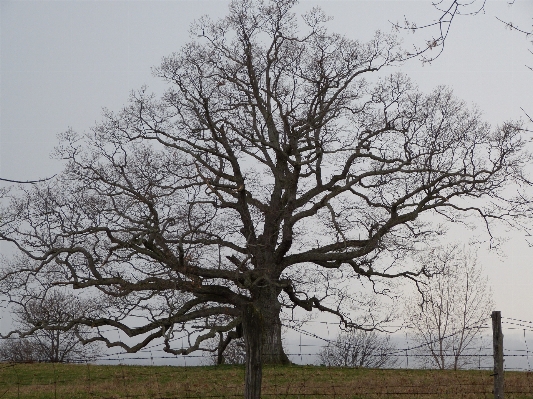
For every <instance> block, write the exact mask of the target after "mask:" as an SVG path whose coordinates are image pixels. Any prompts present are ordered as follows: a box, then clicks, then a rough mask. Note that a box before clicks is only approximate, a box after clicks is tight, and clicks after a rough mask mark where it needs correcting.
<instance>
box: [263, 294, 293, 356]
mask: <svg viewBox="0 0 533 399" xmlns="http://www.w3.org/2000/svg"><path fill="white" fill-rule="evenodd" d="M278 295H279V292H278V290H277V289H275V288H272V287H269V288H264V289H263V291H262V292H261V296H260V298H259V300H258V302H257V305H258V307H259V311H260V312H261V315H262V319H263V331H262V339H261V340H262V348H263V351H262V361H263V364H290V363H291V362H290V360H289V358H288V357H287V355H286V354H285V351H284V350H283V345H282V342H281V320H280V317H279V313H280V310H281V304H280V303H279V301H278Z"/></svg>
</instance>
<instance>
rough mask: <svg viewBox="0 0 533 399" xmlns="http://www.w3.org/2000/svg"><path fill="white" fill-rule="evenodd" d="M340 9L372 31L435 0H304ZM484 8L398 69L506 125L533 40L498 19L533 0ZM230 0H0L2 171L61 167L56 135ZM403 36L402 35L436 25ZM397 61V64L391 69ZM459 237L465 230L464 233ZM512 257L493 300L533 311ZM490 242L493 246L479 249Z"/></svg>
mask: <svg viewBox="0 0 533 399" xmlns="http://www.w3.org/2000/svg"><path fill="white" fill-rule="evenodd" d="M317 4H318V5H320V6H321V7H322V8H323V9H324V10H325V11H326V13H327V14H329V15H331V16H333V17H334V19H333V21H331V23H330V27H331V30H333V31H338V32H340V33H345V34H346V35H348V36H350V37H353V38H358V39H361V40H363V41H364V40H367V39H369V38H371V37H372V36H373V34H374V31H375V30H377V29H381V30H383V31H385V32H390V31H391V24H390V21H402V20H403V19H404V16H405V17H406V18H407V19H408V20H410V21H414V22H417V23H418V24H419V25H421V24H423V23H424V22H431V21H432V20H434V19H435V18H436V17H438V14H437V13H436V11H435V10H434V9H433V8H432V6H431V2H430V1H416V0H415V1H355V0H354V1H333V0H331V1H325V0H324V1H313V2H312V1H302V2H301V4H300V6H299V7H300V8H301V9H302V10H303V9H308V8H310V7H311V6H313V5H317ZM485 10H486V12H485V13H482V14H480V15H477V16H475V17H461V18H457V19H456V20H455V22H454V25H453V26H452V29H451V31H450V34H449V37H448V40H447V43H446V48H445V51H444V53H443V54H442V55H441V56H440V57H439V58H438V59H437V60H436V61H434V62H433V63H432V64H431V65H424V66H423V65H421V62H420V61H417V60H411V61H409V62H407V63H405V64H404V65H403V66H402V67H401V68H400V69H401V70H403V71H404V72H406V73H407V74H409V75H410V76H411V77H412V79H413V80H414V81H415V82H416V83H418V84H419V85H420V86H421V88H423V89H424V90H426V91H427V90H430V89H431V88H433V87H435V86H437V85H441V84H444V85H448V86H450V87H452V88H453V89H454V91H455V94H456V95H457V96H458V97H460V98H462V99H464V100H466V101H467V102H468V103H475V104H477V106H478V107H479V108H480V109H481V110H482V111H483V112H484V114H485V117H486V119H487V121H489V122H490V123H492V124H498V123H501V122H503V121H504V120H507V119H520V118H523V112H522V111H521V109H520V107H523V108H524V109H526V111H529V112H531V114H533V101H532V99H533V94H532V93H533V71H530V70H529V69H527V68H526V64H528V65H530V66H533V55H531V54H530V53H529V52H528V50H529V49H532V48H533V46H531V45H530V44H529V42H528V40H527V39H526V38H525V37H524V36H523V35H519V34H518V33H516V32H512V31H509V30H508V29H505V27H504V26H503V24H502V23H500V22H498V21H497V20H496V18H495V16H496V15H498V16H499V17H500V18H502V19H504V20H512V21H513V22H514V23H516V24H518V25H521V26H523V27H526V28H531V24H532V21H533V20H532V17H533V1H528V0H522V1H520V0H517V1H516V2H515V4H514V5H513V6H509V5H508V4H507V2H506V1H488V2H487V4H486V7H485ZM226 11H227V2H226V1H7V0H2V1H1V2H0V14H1V16H0V18H1V19H0V23H1V26H0V37H1V43H0V56H1V61H0V79H1V82H0V97H1V98H0V176H2V177H4V178H10V179H21V180H25V179H36V178H42V177H47V176H51V175H53V174H54V173H56V172H58V171H60V170H61V164H60V163H59V162H58V161H56V160H53V159H50V157H49V154H50V153H51V152H52V150H53V147H54V146H55V145H56V144H57V140H56V134H58V133H60V132H63V131H65V130H66V129H67V128H69V127H72V128H73V129H74V130H77V131H85V130H87V129H89V128H90V127H91V126H92V125H94V124H95V122H96V121H98V120H99V119H100V115H101V108H102V107H106V108H109V109H111V110H119V109H120V107H121V106H122V105H123V104H125V103H126V101H127V98H128V95H129V92H130V91H131V90H134V89H138V88H140V87H141V86H142V85H144V84H146V85H148V86H149V87H150V88H151V89H153V90H155V91H159V92H160V91H161V90H162V89H163V88H164V87H163V86H162V83H161V82H160V81H159V80H157V79H155V78H153V77H152V75H151V67H153V66H156V65H158V64H159V62H160V60H161V58H162V57H163V56H165V55H168V54H170V53H172V52H173V51H177V50H179V49H180V47H181V46H182V45H183V44H184V43H185V42H186V41H188V40H189V36H188V27H189V24H190V23H191V22H192V21H193V20H194V19H195V18H198V17H200V16H201V15H203V14H206V13H208V14H210V15H211V16H213V17H215V18H216V17H219V16H223V15H225V13H226ZM435 35H436V33H434V32H432V31H431V30H426V31H424V32H419V33H417V34H414V35H413V34H407V35H403V36H404V46H405V47H406V48H409V47H411V46H412V45H413V44H415V43H418V44H419V45H420V44H422V43H424V41H425V40H426V39H429V38H431V36H435ZM389 72H394V70H392V69H389ZM460 234H464V237H461V236H459V237H456V238H462V239H464V240H465V241H467V240H468V238H469V237H468V234H469V233H468V232H464V233H460ZM509 237H510V238H511V240H510V242H509V243H507V244H506V245H504V246H503V247H502V253H503V255H505V256H501V257H498V256H496V255H495V254H485V253H482V260H483V263H484V266H485V269H486V270H487V273H488V274H489V277H490V280H491V283H492V286H493V289H494V294H495V302H496V306H497V308H498V309H499V310H501V311H502V314H503V315H504V316H507V317H515V318H519V319H524V320H532V321H533V306H532V304H533V264H531V263H532V262H531V259H533V256H532V255H533V250H532V249H531V248H529V247H528V245H527V243H526V240H525V237H524V234H521V233H513V234H512V235H510V236H509ZM483 252H485V251H483Z"/></svg>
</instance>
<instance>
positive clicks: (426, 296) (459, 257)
mask: <svg viewBox="0 0 533 399" xmlns="http://www.w3.org/2000/svg"><path fill="white" fill-rule="evenodd" d="M425 262H426V263H432V264H433V265H432V266H430V267H429V268H432V269H433V270H435V271H436V274H435V275H434V276H431V277H429V278H428V279H427V280H426V281H424V282H423V283H424V284H422V285H421V286H420V287H421V292H422V294H423V302H422V303H420V300H421V298H420V297H419V296H414V297H411V298H410V299H409V300H408V301H407V306H406V312H405V313H406V323H407V324H408V326H409V327H410V328H411V329H412V331H413V338H414V340H415V342H416V343H417V344H418V345H419V348H418V349H419V351H418V352H419V355H421V356H420V360H421V361H422V364H423V365H425V366H429V367H436V368H438V369H442V370H444V369H454V370H457V369H459V368H464V367H467V366H468V365H469V364H471V363H472V362H473V361H474V359H475V358H474V357H472V356H468V355H472V352H469V351H471V350H472V349H474V348H479V342H480V339H481V336H482V334H483V332H484V330H483V328H484V327H486V324H487V320H488V319H489V318H490V314H491V311H492V307H493V304H492V292H491V291H490V287H489V286H488V282H487V278H486V277H485V276H483V273H482V268H481V266H480V265H478V264H477V262H476V258H475V256H474V255H472V254H470V253H468V252H466V251H465V250H464V249H461V248H459V247H458V246H451V247H448V248H445V249H443V248H440V249H436V250H433V251H432V252H431V253H430V254H428V256H426V261H425ZM465 355H467V356H465Z"/></svg>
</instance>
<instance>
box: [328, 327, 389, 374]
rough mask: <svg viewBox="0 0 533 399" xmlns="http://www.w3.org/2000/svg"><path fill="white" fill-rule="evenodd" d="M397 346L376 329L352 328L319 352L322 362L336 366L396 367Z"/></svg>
mask: <svg viewBox="0 0 533 399" xmlns="http://www.w3.org/2000/svg"><path fill="white" fill-rule="evenodd" d="M395 349H396V348H395V346H394V344H392V343H391V342H390V336H388V335H387V336H381V335H379V334H378V333H377V332H376V331H364V330H351V331H348V332H345V333H341V334H339V335H338V336H337V339H336V340H335V341H331V342H330V343H328V345H327V346H325V347H324V348H323V349H322V350H321V351H320V353H319V355H318V356H319V359H320V363H321V364H324V365H326V366H334V367H369V368H390V367H394V365H395V364H396V363H397V361H398V358H397V357H394V355H393V353H392V352H394V351H395Z"/></svg>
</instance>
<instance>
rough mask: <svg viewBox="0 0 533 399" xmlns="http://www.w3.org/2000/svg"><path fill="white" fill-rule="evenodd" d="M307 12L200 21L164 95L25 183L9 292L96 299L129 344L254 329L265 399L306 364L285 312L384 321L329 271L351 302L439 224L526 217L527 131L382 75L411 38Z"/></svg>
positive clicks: (92, 322)
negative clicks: (346, 26)
mask: <svg viewBox="0 0 533 399" xmlns="http://www.w3.org/2000/svg"><path fill="white" fill-rule="evenodd" d="M294 3H295V1H292V0H282V1H271V2H265V3H263V2H256V1H248V0H238V1H234V2H232V3H231V5H230V12H229V14H228V16H227V17H226V18H223V19H221V20H218V21H211V20H210V19H208V18H204V19H201V20H199V21H197V22H196V23H195V24H194V25H193V26H192V28H191V31H192V36H193V38H194V39H193V41H192V42H191V43H190V44H188V45H186V46H185V47H184V48H182V49H181V51H179V52H177V53H175V54H173V55H171V56H169V57H167V58H165V59H164V60H163V62H162V65H161V66H160V67H159V68H157V69H156V70H155V73H156V75H158V76H160V77H161V78H163V79H164V80H165V81H166V82H167V83H168V85H169V88H168V90H167V92H166V93H165V94H163V95H162V96H161V97H160V98H159V97H157V96H156V95H153V94H150V93H149V92H148V90H147V89H142V90H140V91H138V92H135V93H133V94H132V95H131V98H130V102H129V104H128V105H127V106H125V107H124V109H123V110H122V111H120V112H117V113H114V112H111V111H106V112H105V115H104V120H103V122H101V123H100V124H99V125H97V126H96V127H95V128H93V130H92V131H91V132H89V133H87V134H77V133H75V132H73V131H67V132H66V133H64V134H63V135H62V141H61V145H60V146H59V147H58V149H57V154H58V156H59V157H60V158H62V159H64V160H65V161H66V162H67V166H66V168H65V170H64V172H63V173H62V174H61V175H58V176H57V177H56V178H54V179H52V180H51V181H48V182H46V183H41V184H37V185H36V187H35V188H26V187H20V189H19V190H20V191H21V193H20V195H16V196H15V195H12V196H11V203H10V205H9V206H8V207H6V208H5V209H4V210H3V211H2V214H1V218H2V221H3V225H2V228H1V231H0V238H1V239H2V240H4V241H6V242H9V243H11V244H12V245H13V246H14V247H16V248H17V249H18V250H19V251H20V253H22V254H23V255H24V256H25V257H27V258H28V259H31V260H32V261H33V263H31V264H30V266H28V264H29V263H28V262H18V263H17V262H12V263H10V264H8V265H6V266H5V267H4V268H3V270H2V276H1V277H0V282H1V284H0V286H1V288H2V291H3V292H9V294H10V297H15V296H17V295H18V296H21V295H24V293H25V292H26V290H27V287H31V286H33V285H34V284H37V283H39V284H41V280H42V276H46V279H47V281H51V283H50V284H51V285H64V286H70V287H72V288H73V289H76V290H84V291H88V292H90V293H97V294H95V295H96V298H95V303H99V304H101V305H99V307H98V308H99V309H100V313H97V312H96V311H95V312H93V313H92V314H91V315H87V316H86V317H79V318H77V319H75V320H73V321H72V322H73V323H76V324H78V325H86V326H90V327H92V328H94V329H95V330H96V333H97V336H96V337H93V338H91V339H90V340H89V341H96V340H100V341H102V342H105V343H106V344H107V346H109V347H120V348H123V349H124V350H126V351H128V352H135V351H138V350H140V349H142V348H143V347H145V346H147V345H148V344H150V343H151V342H153V341H154V340H157V339H161V340H162V341H163V343H164V350H165V351H167V352H168V353H172V354H189V353H191V352H193V351H196V350H210V348H207V347H206V346H205V342H206V341H208V340H210V339H212V338H215V337H218V336H219V334H223V336H224V339H223V340H221V342H226V338H232V337H239V336H242V337H243V338H244V342H245V346H246V393H245V396H246V397H248V398H259V396H260V387H261V375H262V374H261V365H262V364H263V363H288V358H287V356H286V355H285V353H284V350H283V347H282V342H281V327H282V325H281V320H280V311H281V310H282V308H283V307H284V306H285V307H288V308H289V310H290V309H296V308H300V309H303V310H305V311H313V310H317V311H321V312H330V313H332V314H335V315H337V316H338V317H339V318H340V322H341V323H343V324H344V326H346V327H355V328H357V327H359V328H367V329H370V328H372V325H370V326H368V325H366V324H365V326H363V325H362V324H363V322H362V321H361V320H358V319H355V318H353V317H352V314H353V313H352V310H353V308H356V307H357V304H356V302H349V301H348V299H347V298H348V297H347V296H341V297H339V296H337V295H333V294H334V293H335V292H338V291H335V288H336V287H333V286H331V285H329V286H328V284H327V277H328V275H329V273H339V275H340V276H342V278H343V279H344V281H345V282H346V283H345V285H346V286H348V287H352V290H353V289H354V287H357V284H359V282H360V281H362V280H367V281H369V283H370V284H379V281H380V280H390V279H395V278H401V277H404V278H408V279H413V280H415V279H417V277H418V276H420V274H421V273H422V270H416V269H412V268H410V267H406V268H401V267H397V266H395V265H393V266H391V265H390V264H385V263H381V262H378V261H377V259H378V258H379V257H380V256H381V255H382V254H393V255H394V256H396V255H398V254H401V253H403V252H405V251H409V250H410V249H411V248H412V246H414V245H416V244H417V243H419V242H422V241H424V240H427V239H429V238H430V237H431V235H432V234H434V233H436V232H437V227H436V224H432V222H431V216H436V215H437V216H439V217H440V218H441V220H440V221H441V222H442V221H443V220H445V219H448V220H456V219H457V218H459V217H460V215H470V214H476V215H478V216H480V217H481V218H483V220H484V221H486V222H487V225H490V224H491V223H492V220H493V219H498V218H501V217H503V216H504V215H506V214H507V212H506V210H505V209H503V208H502V207H503V205H504V203H503V202H502V201H503V199H502V196H501V194H502V190H503V188H504V187H505V186H506V184H508V183H510V182H513V181H516V179H519V178H520V169H521V164H522V162H523V161H524V156H523V154H522V147H523V142H522V139H521V137H520V129H519V126H517V125H515V124H513V123H505V124H503V125H502V126H500V127H497V128H494V129H492V128H491V127H490V126H489V125H487V124H486V123H484V122H483V121H482V120H481V119H480V114H479V112H477V111H476V110H470V109H468V107H467V106H466V105H465V104H464V103H463V102H462V101H459V100H457V99H456V98H454V96H453V95H452V93H451V91H450V90H448V89H446V88H444V87H438V88H436V89H435V90H434V91H433V92H431V93H429V94H423V93H420V92H419V91H418V89H417V88H416V87H415V85H413V84H412V83H411V82H410V80H409V79H407V78H406V77H405V76H402V75H399V74H395V75H391V76H382V78H381V79H379V80H378V79H377V76H375V74H376V73H377V72H378V71H380V70H381V69H383V68H384V67H387V66H390V65H395V63H396V62H397V61H399V60H401V59H402V58H403V56H404V55H403V53H402V52H401V51H400V50H399V48H398V45H397V43H396V40H395V38H394V37H391V36H387V35H384V34H382V33H379V32H378V33H377V34H376V35H375V37H374V39H373V40H371V41H370V42H368V43H360V42H358V41H356V40H351V39H348V38H346V37H344V36H341V35H338V34H332V33H329V32H328V31H327V29H326V27H325V24H326V22H327V20H328V18H326V17H325V16H324V14H323V13H322V12H321V11H320V10H319V9H313V10H311V11H310V12H308V13H307V14H305V15H304V16H303V22H302V23H299V22H298V19H297V18H296V16H295V15H294V14H293V13H292V11H291V9H292V7H293V5H294ZM367 76H372V81H373V82H374V83H372V84H371V83H370V82H369V80H368V79H366V77H367ZM496 203H497V204H499V207H495V206H494V205H495V204H496ZM423 215H427V216H428V217H425V216H423ZM43 289H47V288H46V287H44V286H43ZM376 290H379V287H377V285H376ZM141 321H143V322H142V323H141ZM104 326H110V327H112V328H116V329H119V330H120V331H122V332H123V333H125V334H126V335H127V336H128V337H129V338H128V341H124V340H118V339H116V338H112V337H110V336H108V335H106V333H105V332H104V331H103V330H102V329H101V328H102V327H104ZM181 334H188V337H189V338H188V340H187V342H188V343H189V346H185V347H181V342H179V346H178V342H177V341H175V338H177V337H178V336H180V335H181Z"/></svg>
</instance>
